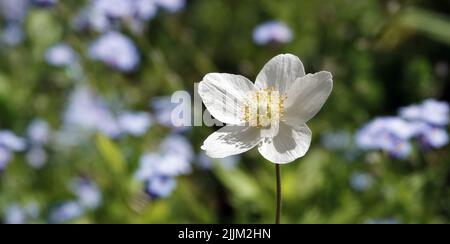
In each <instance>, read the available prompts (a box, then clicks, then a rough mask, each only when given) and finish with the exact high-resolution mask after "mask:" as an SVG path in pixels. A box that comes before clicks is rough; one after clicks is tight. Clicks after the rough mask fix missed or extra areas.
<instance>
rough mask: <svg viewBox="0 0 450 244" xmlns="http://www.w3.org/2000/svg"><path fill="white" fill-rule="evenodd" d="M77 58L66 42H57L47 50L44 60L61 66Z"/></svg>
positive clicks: (69, 63)
mask: <svg viewBox="0 0 450 244" xmlns="http://www.w3.org/2000/svg"><path fill="white" fill-rule="evenodd" d="M77 59H78V55H77V54H76V52H75V51H74V50H73V49H72V48H71V47H70V46H69V45H67V44H66V43H59V44H56V45H54V46H52V47H51V48H49V49H48V50H47V52H46V53H45V60H46V61H47V63H48V64H50V65H53V66H57V67H63V66H69V65H71V64H73V63H75V62H76V61H77Z"/></svg>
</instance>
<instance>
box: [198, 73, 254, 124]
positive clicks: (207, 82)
mask: <svg viewBox="0 0 450 244" xmlns="http://www.w3.org/2000/svg"><path fill="white" fill-rule="evenodd" d="M254 90H255V86H254V85H253V83H252V82H251V81H249V80H248V79H247V78H245V77H244V76H240V75H232V74H219V73H211V74H207V75H206V76H205V77H204V78H203V80H202V81H201V82H200V84H199V86H198V93H199V95H200V97H201V98H202V100H203V103H204V104H205V106H206V108H207V109H208V110H209V112H210V113H211V115H212V116H214V117H215V118H216V119H218V120H220V121H221V122H223V123H227V124H233V125H237V124H240V123H241V122H242V106H243V104H244V101H245V99H246V98H247V97H248V95H249V92H250V91H254Z"/></svg>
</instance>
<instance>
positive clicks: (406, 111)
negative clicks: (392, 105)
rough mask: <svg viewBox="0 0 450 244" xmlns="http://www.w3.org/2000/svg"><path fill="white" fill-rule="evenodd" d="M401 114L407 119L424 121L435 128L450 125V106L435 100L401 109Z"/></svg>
mask: <svg viewBox="0 0 450 244" xmlns="http://www.w3.org/2000/svg"><path fill="white" fill-rule="evenodd" d="M399 113H400V116H401V117H403V118H405V119H408V120H412V121H423V122H426V123H429V124H432V125H435V126H445V125H448V123H449V104H448V103H446V102H439V101H437V100H434V99H427V100H425V101H424V102H423V103H422V104H419V105H410V106H407V107H404V108H401V109H400V112H399Z"/></svg>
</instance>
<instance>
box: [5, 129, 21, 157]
mask: <svg viewBox="0 0 450 244" xmlns="http://www.w3.org/2000/svg"><path fill="white" fill-rule="evenodd" d="M0 147H4V148H6V149H9V150H11V151H15V152H20V151H24V150H25V148H26V142H25V140H24V139H23V138H21V137H18V136H16V134H14V133H13V132H11V131H5V130H3V131H0Z"/></svg>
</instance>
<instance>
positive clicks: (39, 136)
mask: <svg viewBox="0 0 450 244" xmlns="http://www.w3.org/2000/svg"><path fill="white" fill-rule="evenodd" d="M27 136H28V138H29V139H30V141H31V143H32V144H35V145H45V144H47V143H48V142H49V140H50V128H49V125H48V123H47V122H46V121H44V120H42V119H34V120H33V121H32V122H31V123H30V124H29V125H28V128H27Z"/></svg>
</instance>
